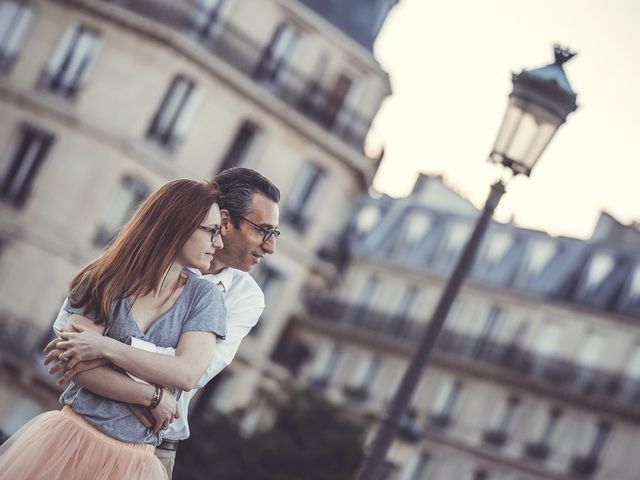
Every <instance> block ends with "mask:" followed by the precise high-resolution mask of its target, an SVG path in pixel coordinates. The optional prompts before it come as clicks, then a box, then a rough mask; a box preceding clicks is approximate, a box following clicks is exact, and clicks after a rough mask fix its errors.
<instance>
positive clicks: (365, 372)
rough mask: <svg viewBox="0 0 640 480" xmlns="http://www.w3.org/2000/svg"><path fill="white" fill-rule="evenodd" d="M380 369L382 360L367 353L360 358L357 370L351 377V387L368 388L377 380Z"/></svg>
mask: <svg viewBox="0 0 640 480" xmlns="http://www.w3.org/2000/svg"><path fill="white" fill-rule="evenodd" d="M379 369H380V359H379V358H378V357H374V356H373V355H372V354H370V353H368V352H365V353H362V354H361V355H360V357H359V358H358V363H357V365H356V369H355V371H354V372H353V375H352V377H351V382H350V383H351V385H352V386H354V387H363V388H366V387H368V386H369V385H371V383H373V381H374V380H375V377H376V375H377V374H378V370H379Z"/></svg>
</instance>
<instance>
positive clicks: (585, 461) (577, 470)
mask: <svg viewBox="0 0 640 480" xmlns="http://www.w3.org/2000/svg"><path fill="white" fill-rule="evenodd" d="M597 468H598V460H597V459H596V458H594V457H575V458H574V459H573V460H572V462H571V472H572V473H574V474H576V475H577V476H578V477H579V478H585V477H589V476H591V475H593V474H594V473H595V471H596V470H597Z"/></svg>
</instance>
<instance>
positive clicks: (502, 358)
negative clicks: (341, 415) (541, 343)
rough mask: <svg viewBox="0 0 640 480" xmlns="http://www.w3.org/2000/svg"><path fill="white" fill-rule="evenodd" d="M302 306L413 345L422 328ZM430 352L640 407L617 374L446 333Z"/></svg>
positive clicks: (359, 310)
mask: <svg viewBox="0 0 640 480" xmlns="http://www.w3.org/2000/svg"><path fill="white" fill-rule="evenodd" d="M306 302H307V307H308V312H309V313H310V314H311V315H313V317H314V318H316V319H318V320H321V321H325V322H332V323H336V324H340V325H342V326H343V327H346V328H352V329H356V330H360V331H364V332H366V333H369V334H374V335H377V336H380V337H383V338H389V339H395V340H402V341H405V342H407V343H416V342H417V341H418V340H419V339H420V337H421V335H422V332H423V330H424V325H423V324H420V323H418V322H415V321H412V320H410V319H407V318H404V317H398V316H397V315H389V314H386V313H383V312H379V311H375V310H370V309H367V308H365V307H357V306H353V305H350V304H347V303H345V302H342V301H339V300H334V299H328V298H323V297H318V296H314V295H313V294H309V295H308V297H307V299H306ZM436 349H437V351H438V352H440V353H442V354H447V355H449V356H454V357H455V358H459V359H461V360H472V361H473V363H474V364H476V365H482V364H485V365H488V366H491V367H496V368H500V369H504V370H506V371H510V372H516V373H519V374H521V375H523V376H526V377H528V378H531V379H534V380H537V381H541V382H543V383H544V384H547V385H549V386H553V387H554V388H555V387H557V388H558V389H561V390H562V391H567V390H569V391H573V392H575V393H577V394H580V396H581V397H587V398H599V399H601V400H604V401H606V402H613V403H614V404H618V405H623V406H625V407H627V408H638V405H640V381H638V380H637V379H635V378H631V377H628V376H625V375H624V374H621V373H615V372H609V371H603V370H598V369H595V368H589V367H586V366H583V365H579V364H577V363H573V362H569V361H566V360H561V359H557V358H551V357H545V356H541V355H539V354H537V353H535V352H531V351H527V350H525V349H523V348H521V347H519V346H518V345H515V344H504V343H500V342H497V341H495V340H492V339H490V338H478V337H472V336H468V335H463V334H459V333H455V332H453V331H451V330H444V331H443V332H442V333H441V334H440V337H439V338H438V342H437V344H436Z"/></svg>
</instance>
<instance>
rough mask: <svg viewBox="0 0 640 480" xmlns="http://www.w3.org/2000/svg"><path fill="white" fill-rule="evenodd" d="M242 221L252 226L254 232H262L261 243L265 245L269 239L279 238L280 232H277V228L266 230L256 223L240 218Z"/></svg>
mask: <svg viewBox="0 0 640 480" xmlns="http://www.w3.org/2000/svg"><path fill="white" fill-rule="evenodd" d="M240 218H241V219H242V220H244V221H245V222H247V223H249V224H251V225H253V227H254V228H255V229H256V230H260V231H261V232H262V234H263V235H264V236H263V237H262V243H267V242H268V241H269V240H270V239H271V237H275V238H278V237H279V236H280V230H278V229H277V228H267V227H263V226H262V225H258V224H257V223H253V222H252V221H251V220H249V219H248V218H246V217H242V216H241V217H240Z"/></svg>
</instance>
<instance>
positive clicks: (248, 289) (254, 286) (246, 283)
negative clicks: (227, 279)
mask: <svg viewBox="0 0 640 480" xmlns="http://www.w3.org/2000/svg"><path fill="white" fill-rule="evenodd" d="M229 270H230V271H231V273H232V274H233V277H232V279H231V287H230V289H229V290H230V291H229V293H231V290H235V291H237V292H238V293H239V294H242V295H243V296H244V295H247V296H249V295H251V296H254V295H255V296H258V297H261V298H264V294H263V293H262V289H261V288H260V286H259V285H258V282H256V281H255V280H254V278H253V277H252V276H251V275H249V274H248V273H247V272H243V271H242V270H238V269H235V268H229Z"/></svg>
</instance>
